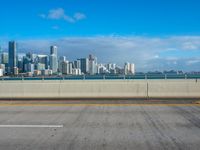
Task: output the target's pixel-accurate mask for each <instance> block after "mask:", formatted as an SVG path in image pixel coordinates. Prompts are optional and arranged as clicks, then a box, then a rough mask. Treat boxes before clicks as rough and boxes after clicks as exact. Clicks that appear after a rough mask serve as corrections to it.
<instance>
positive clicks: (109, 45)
mask: <svg viewBox="0 0 200 150" xmlns="http://www.w3.org/2000/svg"><path fill="white" fill-rule="evenodd" d="M187 41H190V42H192V43H195V45H196V46H197V47H196V48H195V49H190V50H189V51H186V50H187V49H185V48H184V47H183V45H184V43H185V42H187ZM50 45H57V46H58V47H59V55H61V56H62V55H66V56H67V58H68V59H69V60H74V59H77V58H80V57H87V55H88V54H90V53H92V54H94V55H96V56H97V57H98V60H99V62H103V63H107V62H115V63H118V64H120V65H123V63H124V62H126V61H128V62H133V63H135V64H136V69H137V71H148V70H168V69H177V70H200V68H199V66H200V36H199V37H195V38H194V37H193V36H191V37H187V40H186V38H185V37H184V36H179V37H178V36H177V37H174V36H172V37H165V38H158V37H139V36H136V37H120V36H117V37H115V36H114V37H113V36H101V37H72V38H70V37H68V38H62V39H51V40H24V41H19V48H20V51H21V52H22V51H25V50H27V49H30V48H32V50H33V51H34V50H35V52H36V53H45V54H48V53H49V46H50ZM184 52H187V53H185V54H184ZM193 52H195V53H193ZM168 53H170V55H167V54H168ZM183 54H184V55H183Z"/></svg>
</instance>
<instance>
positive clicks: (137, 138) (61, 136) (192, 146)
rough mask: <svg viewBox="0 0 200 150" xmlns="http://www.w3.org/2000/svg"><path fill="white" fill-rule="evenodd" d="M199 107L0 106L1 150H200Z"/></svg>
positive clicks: (175, 105)
mask: <svg viewBox="0 0 200 150" xmlns="http://www.w3.org/2000/svg"><path fill="white" fill-rule="evenodd" d="M199 148H200V105H195V104H190V105H188V104H174V105H167V104H166V105H165V104H163V105H160V104H155V105H151V104H149V105H142V104H127V105H116V104H112V105H111V104H110V105H107V106H106V105H102V104H93V105H88V104H83V105H81V104H73V105H70V104H65V105H63V106H62V105H60V104H59V105H57V104H52V105H48V104H46V105H32V104H27V105H22V104H17V105H15V104H13V105H6V104H0V149H1V150H4V149H5V150H15V149H18V150H23V149H27V150H57V149H58V150H81V149H83V150H128V149H130V150H133V149H134V150H199Z"/></svg>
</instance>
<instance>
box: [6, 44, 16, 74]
mask: <svg viewBox="0 0 200 150" xmlns="http://www.w3.org/2000/svg"><path fill="white" fill-rule="evenodd" d="M8 49H9V64H8V67H9V73H10V74H14V72H16V71H15V70H16V67H17V54H16V51H17V44H16V42H15V41H10V42H9V44H8Z"/></svg>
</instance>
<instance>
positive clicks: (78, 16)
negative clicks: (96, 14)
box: [74, 12, 86, 20]
mask: <svg viewBox="0 0 200 150" xmlns="http://www.w3.org/2000/svg"><path fill="white" fill-rule="evenodd" d="M74 18H75V19H76V20H83V19H85V18H86V16H85V14H83V13H80V12H78V13H75V14H74Z"/></svg>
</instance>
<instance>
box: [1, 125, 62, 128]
mask: <svg viewBox="0 0 200 150" xmlns="http://www.w3.org/2000/svg"><path fill="white" fill-rule="evenodd" d="M0 128H63V125H0Z"/></svg>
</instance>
